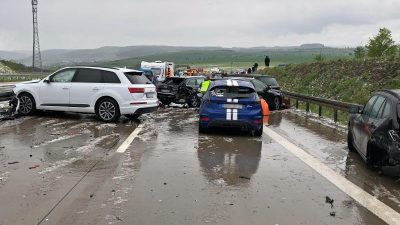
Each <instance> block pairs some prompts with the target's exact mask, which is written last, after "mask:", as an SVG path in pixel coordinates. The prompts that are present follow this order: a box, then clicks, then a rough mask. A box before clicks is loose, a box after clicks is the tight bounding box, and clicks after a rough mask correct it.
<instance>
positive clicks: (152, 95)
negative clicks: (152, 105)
mask: <svg viewBox="0 0 400 225" xmlns="http://www.w3.org/2000/svg"><path fill="white" fill-rule="evenodd" d="M146 98H154V93H146Z"/></svg>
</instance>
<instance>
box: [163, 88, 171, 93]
mask: <svg viewBox="0 0 400 225" xmlns="http://www.w3.org/2000/svg"><path fill="white" fill-rule="evenodd" d="M161 92H164V93H170V92H171V91H170V90H168V89H161Z"/></svg>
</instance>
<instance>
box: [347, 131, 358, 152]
mask: <svg viewBox="0 0 400 225" xmlns="http://www.w3.org/2000/svg"><path fill="white" fill-rule="evenodd" d="M347 147H348V148H349V151H350V152H355V151H356V148H355V147H354V140H353V133H352V132H351V130H350V127H349V128H348V131H347Z"/></svg>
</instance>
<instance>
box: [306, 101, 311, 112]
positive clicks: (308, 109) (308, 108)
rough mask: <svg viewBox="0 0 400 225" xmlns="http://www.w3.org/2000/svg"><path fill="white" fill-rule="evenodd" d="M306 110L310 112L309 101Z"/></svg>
mask: <svg viewBox="0 0 400 225" xmlns="http://www.w3.org/2000/svg"><path fill="white" fill-rule="evenodd" d="M306 112H308V113H309V112H310V103H309V102H307V103H306Z"/></svg>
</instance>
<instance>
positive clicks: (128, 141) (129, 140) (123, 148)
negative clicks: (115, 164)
mask: <svg viewBox="0 0 400 225" xmlns="http://www.w3.org/2000/svg"><path fill="white" fill-rule="evenodd" d="M142 128H143V125H142V124H140V125H139V126H138V127H136V129H135V130H134V131H133V132H132V133H131V134H130V135H129V136H128V138H126V140H125V141H124V142H123V143H122V144H121V145H120V146H119V147H118V149H117V153H124V152H125V151H126V149H127V148H128V147H129V145H130V144H131V143H132V141H133V140H134V139H135V138H136V137H137V135H138V134H139V132H140V131H141V130H142Z"/></svg>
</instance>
